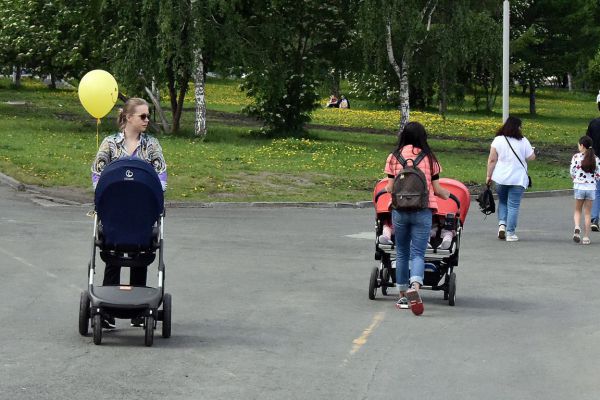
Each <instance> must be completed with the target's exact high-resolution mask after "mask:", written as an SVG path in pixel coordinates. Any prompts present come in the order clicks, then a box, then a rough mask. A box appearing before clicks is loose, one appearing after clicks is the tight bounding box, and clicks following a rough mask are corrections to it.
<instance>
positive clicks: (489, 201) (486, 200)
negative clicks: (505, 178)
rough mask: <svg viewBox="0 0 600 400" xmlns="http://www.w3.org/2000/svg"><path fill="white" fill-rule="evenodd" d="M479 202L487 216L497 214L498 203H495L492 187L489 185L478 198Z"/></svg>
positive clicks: (480, 207)
mask: <svg viewBox="0 0 600 400" xmlns="http://www.w3.org/2000/svg"><path fill="white" fill-rule="evenodd" d="M477 202H478V203H479V209H480V210H481V212H482V213H484V214H485V215H490V214H493V213H495V212H496V202H495V201H494V194H493V193H492V189H490V185H487V186H486V188H485V190H483V191H482V192H481V193H480V194H479V196H477Z"/></svg>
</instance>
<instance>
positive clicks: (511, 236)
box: [506, 233, 519, 242]
mask: <svg viewBox="0 0 600 400" xmlns="http://www.w3.org/2000/svg"><path fill="white" fill-rule="evenodd" d="M506 241H507V242H518V241H519V237H518V236H517V235H515V234H514V233H513V234H508V235H506Z"/></svg>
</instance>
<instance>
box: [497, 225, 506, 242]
mask: <svg viewBox="0 0 600 400" xmlns="http://www.w3.org/2000/svg"><path fill="white" fill-rule="evenodd" d="M498 239H500V240H504V239H506V225H504V224H502V225H500V226H498Z"/></svg>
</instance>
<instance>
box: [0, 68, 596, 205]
mask: <svg viewBox="0 0 600 400" xmlns="http://www.w3.org/2000/svg"><path fill="white" fill-rule="evenodd" d="M206 93H207V103H208V108H209V110H211V111H223V112H227V113H235V112H239V111H240V109H241V108H242V107H243V106H245V105H247V104H249V99H248V98H247V97H246V96H245V95H244V94H243V93H241V92H239V90H238V83H237V82H235V81H231V80H210V81H209V82H208V84H207V88H206ZM351 100H352V99H351ZM594 100H595V97H594V96H592V95H588V94H584V93H568V92H563V91H552V90H544V91H541V92H540V95H539V97H538V116H536V117H530V116H529V115H528V114H527V112H528V110H529V104H528V99H527V97H521V96H514V97H512V98H511V110H512V111H513V114H515V115H518V116H519V117H521V118H522V119H523V120H524V125H523V130H524V133H525V135H526V136H527V137H528V138H529V139H530V141H531V142H532V144H533V145H534V146H537V148H538V149H539V150H540V151H541V155H540V157H539V158H538V160H536V161H535V162H533V163H530V171H531V175H532V177H533V179H534V182H535V188H534V189H535V190H546V189H565V188H570V187H571V180H570V177H569V174H568V163H569V160H570V157H571V155H572V152H574V151H575V148H576V143H577V140H578V138H579V137H580V136H581V135H583V134H584V133H585V129H586V127H587V124H588V122H589V120H590V119H591V118H593V117H595V116H596V114H597V111H596V105H595V103H594ZM11 101H12V102H26V104H25V105H22V104H8V103H7V102H11ZM187 102H188V103H186V107H193V99H192V98H191V96H188V99H187ZM325 102H326V98H325V97H324V98H323V104H325ZM498 103H500V101H499V102H498ZM164 104H165V105H166V104H167V103H166V102H165V103H164ZM352 106H353V108H352V109H351V110H339V109H319V110H317V111H315V112H314V114H313V124H315V125H318V126H320V127H321V128H318V129H317V128H315V129H311V130H310V131H309V134H308V136H307V137H306V138H304V139H259V138H256V137H255V136H253V135H251V134H249V130H250V127H249V126H248V125H246V124H239V123H237V122H236V121H237V120H235V119H231V120H223V119H222V118H221V119H217V120H209V125H208V126H209V133H208V137H207V139H206V140H205V141H203V142H201V141H198V140H197V139H195V138H194V137H193V135H192V134H191V132H192V127H193V118H194V115H193V112H187V113H184V116H183V120H182V132H181V134H179V135H177V136H174V135H159V139H160V142H161V144H162V146H163V149H164V152H165V157H166V159H167V164H168V172H169V189H168V191H167V199H170V200H185V199H189V200H198V201H359V200H368V199H369V198H370V196H371V191H372V188H373V185H374V182H375V181H376V180H377V179H378V178H380V177H382V176H383V166H384V162H385V158H386V156H387V154H389V152H390V150H391V149H392V148H393V147H394V144H395V141H396V138H395V135H394V134H393V132H394V131H395V130H396V127H397V125H398V120H399V114H398V112H397V111H396V110H394V109H389V110H385V109H383V110H382V109H381V107H378V106H375V105H371V104H370V103H368V102H366V101H364V100H360V99H357V101H354V102H352ZM115 118H116V111H114V112H112V113H111V114H110V115H109V116H108V117H107V118H104V119H103V120H102V123H101V125H100V126H99V130H100V133H99V136H100V139H102V137H104V136H105V135H107V134H109V133H112V132H114V131H115V130H116V125H115V122H114V120H115ZM411 120H414V121H420V122H422V123H423V124H424V125H425V126H426V127H427V129H428V131H429V132H430V144H431V146H432V148H433V149H434V151H435V152H436V154H437V156H438V158H439V159H440V162H441V164H442V166H443V173H442V175H443V176H445V177H451V178H455V179H459V180H461V181H463V182H465V183H466V184H468V185H472V186H474V185H478V184H481V183H483V180H484V179H485V165H486V160H487V152H488V149H489V143H490V142H491V140H492V138H493V136H494V133H495V130H496V129H497V128H498V126H499V125H500V123H501V114H500V113H499V110H498V112H497V113H494V114H492V115H486V114H482V113H478V112H473V111H468V110H458V109H451V110H450V112H449V113H448V115H447V118H446V119H445V120H443V119H442V118H441V117H440V116H439V115H437V114H435V113H434V112H433V111H425V112H419V111H414V112H412V113H411ZM327 127H331V128H336V129H340V128H341V129H342V130H331V129H326V128H327ZM344 127H347V128H349V129H350V128H351V129H352V130H353V131H350V130H343V129H344ZM361 130H363V131H364V133H363V132H361ZM373 130H383V131H386V132H389V133H390V134H388V135H385V134H373V133H370V132H371V131H373ZM96 148H97V147H96V123H95V120H93V119H92V118H91V117H89V116H88V115H87V114H86V113H85V111H84V110H83V108H82V107H81V105H80V103H79V100H78V98H77V92H76V91H72V90H49V89H47V88H45V87H44V86H43V85H41V84H39V83H36V82H35V81H25V85H24V88H22V89H20V90H15V89H11V88H10V85H9V82H8V81H7V80H0V171H2V172H3V173H5V174H8V175H10V176H12V177H14V178H15V179H18V180H20V181H22V182H24V183H28V184H35V185H40V186H66V187H75V188H80V189H86V190H89V191H90V193H91V187H90V186H91V184H90V164H91V162H92V160H93V158H94V155H95V153H96Z"/></svg>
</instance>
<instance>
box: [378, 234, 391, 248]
mask: <svg viewBox="0 0 600 400" xmlns="http://www.w3.org/2000/svg"><path fill="white" fill-rule="evenodd" d="M379 244H385V245H387V246H391V245H393V244H394V242H392V239H390V238H389V237H387V236H385V235H380V236H379Z"/></svg>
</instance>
